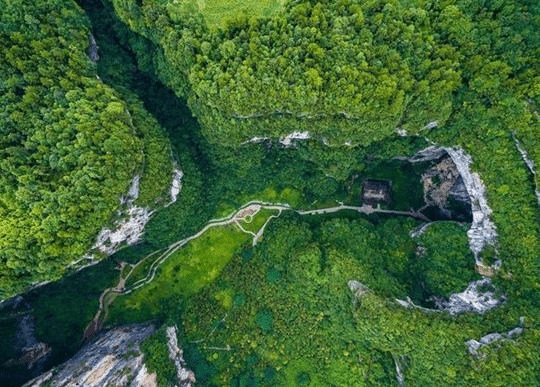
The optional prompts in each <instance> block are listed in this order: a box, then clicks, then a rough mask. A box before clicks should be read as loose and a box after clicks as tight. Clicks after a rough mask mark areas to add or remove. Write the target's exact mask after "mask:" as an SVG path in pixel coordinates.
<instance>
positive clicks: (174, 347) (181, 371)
mask: <svg viewBox="0 0 540 387" xmlns="http://www.w3.org/2000/svg"><path fill="white" fill-rule="evenodd" d="M165 334H166V335H167V347H168V350H169V358H170V359H171V360H172V361H173V362H174V365H175V367H176V377H177V378H178V383H179V385H178V386H179V387H192V386H193V384H194V383H195V374H194V373H193V371H190V370H188V369H187V368H186V362H185V361H184V352H183V351H182V349H180V348H179V347H178V338H177V337H176V327H175V326H173V327H167V330H166V331H165Z"/></svg>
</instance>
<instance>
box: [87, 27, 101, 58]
mask: <svg viewBox="0 0 540 387" xmlns="http://www.w3.org/2000/svg"><path fill="white" fill-rule="evenodd" d="M88 40H90V47H88V56H89V57H90V60H91V61H92V62H93V63H97V61H98V60H99V54H98V45H97V42H96V38H94V35H92V34H90V36H89V37H88Z"/></svg>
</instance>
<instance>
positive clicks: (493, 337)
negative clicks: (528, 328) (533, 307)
mask: <svg viewBox="0 0 540 387" xmlns="http://www.w3.org/2000/svg"><path fill="white" fill-rule="evenodd" d="M520 321H521V324H523V318H521V319H520ZM522 333H523V328H522V327H516V328H514V329H511V330H509V331H508V332H506V333H503V334H500V333H490V334H487V335H485V336H484V337H482V338H481V339H480V340H478V341H477V340H474V339H471V340H468V341H466V342H465V344H466V345H467V348H468V351H469V353H470V354H471V355H473V356H474V357H479V356H481V355H480V354H479V353H478V350H479V349H480V348H482V347H483V346H485V345H489V344H491V343H493V342H495V341H500V340H505V339H506V340H511V339H513V338H515V337H516V336H518V335H520V334H522Z"/></svg>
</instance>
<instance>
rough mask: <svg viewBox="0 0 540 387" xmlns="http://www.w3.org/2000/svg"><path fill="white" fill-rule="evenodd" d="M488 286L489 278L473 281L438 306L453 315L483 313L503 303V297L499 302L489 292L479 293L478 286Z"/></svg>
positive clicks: (489, 283)
mask: <svg viewBox="0 0 540 387" xmlns="http://www.w3.org/2000/svg"><path fill="white" fill-rule="evenodd" d="M490 285H491V280H490V279H489V278H483V279H481V280H478V281H473V282H471V283H470V284H469V285H468V286H467V289H465V290H464V291H463V292H461V293H454V294H452V295H450V298H449V299H448V301H442V302H440V305H439V306H440V307H442V308H443V309H444V310H447V311H448V312H449V313H450V314H454V315H455V314H459V313H463V312H476V313H484V312H486V311H488V310H490V309H492V308H494V307H496V306H497V305H499V304H500V303H501V302H502V301H504V297H503V298H502V299H501V300H499V299H496V298H495V293H494V292H493V291H491V290H487V291H485V292H481V291H480V290H479V289H478V288H479V287H480V286H486V287H487V286H490Z"/></svg>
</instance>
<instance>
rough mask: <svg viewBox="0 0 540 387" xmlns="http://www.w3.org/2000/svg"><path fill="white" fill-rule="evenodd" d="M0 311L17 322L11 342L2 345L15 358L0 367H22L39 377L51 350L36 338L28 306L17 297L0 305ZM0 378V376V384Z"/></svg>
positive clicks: (34, 325) (34, 326)
mask: <svg viewBox="0 0 540 387" xmlns="http://www.w3.org/2000/svg"><path fill="white" fill-rule="evenodd" d="M0 311H1V312H2V313H3V314H4V316H9V315H12V316H15V317H14V318H15V319H16V321H17V330H16V332H15V337H14V338H13V340H12V342H11V343H2V344H3V346H5V347H4V349H5V350H7V349H8V347H9V346H11V349H12V350H13V352H14V354H15V356H14V357H13V358H11V359H9V360H8V361H6V362H5V363H4V364H2V366H3V367H13V366H24V368H25V369H26V370H27V373H28V374H29V375H33V376H35V375H39V374H40V373H41V372H43V370H44V367H46V363H47V361H48V359H49V357H50V354H51V351H52V348H51V347H50V346H49V345H47V344H46V343H44V342H41V341H39V340H38V339H37V338H36V334H35V331H36V324H35V322H34V318H33V317H32V315H31V310H30V305H29V304H28V303H27V302H26V301H25V300H24V298H23V297H22V296H20V295H18V296H15V297H13V298H11V299H9V300H6V301H5V302H3V303H2V304H0ZM2 377H3V376H2V375H0V384H1V381H2Z"/></svg>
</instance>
